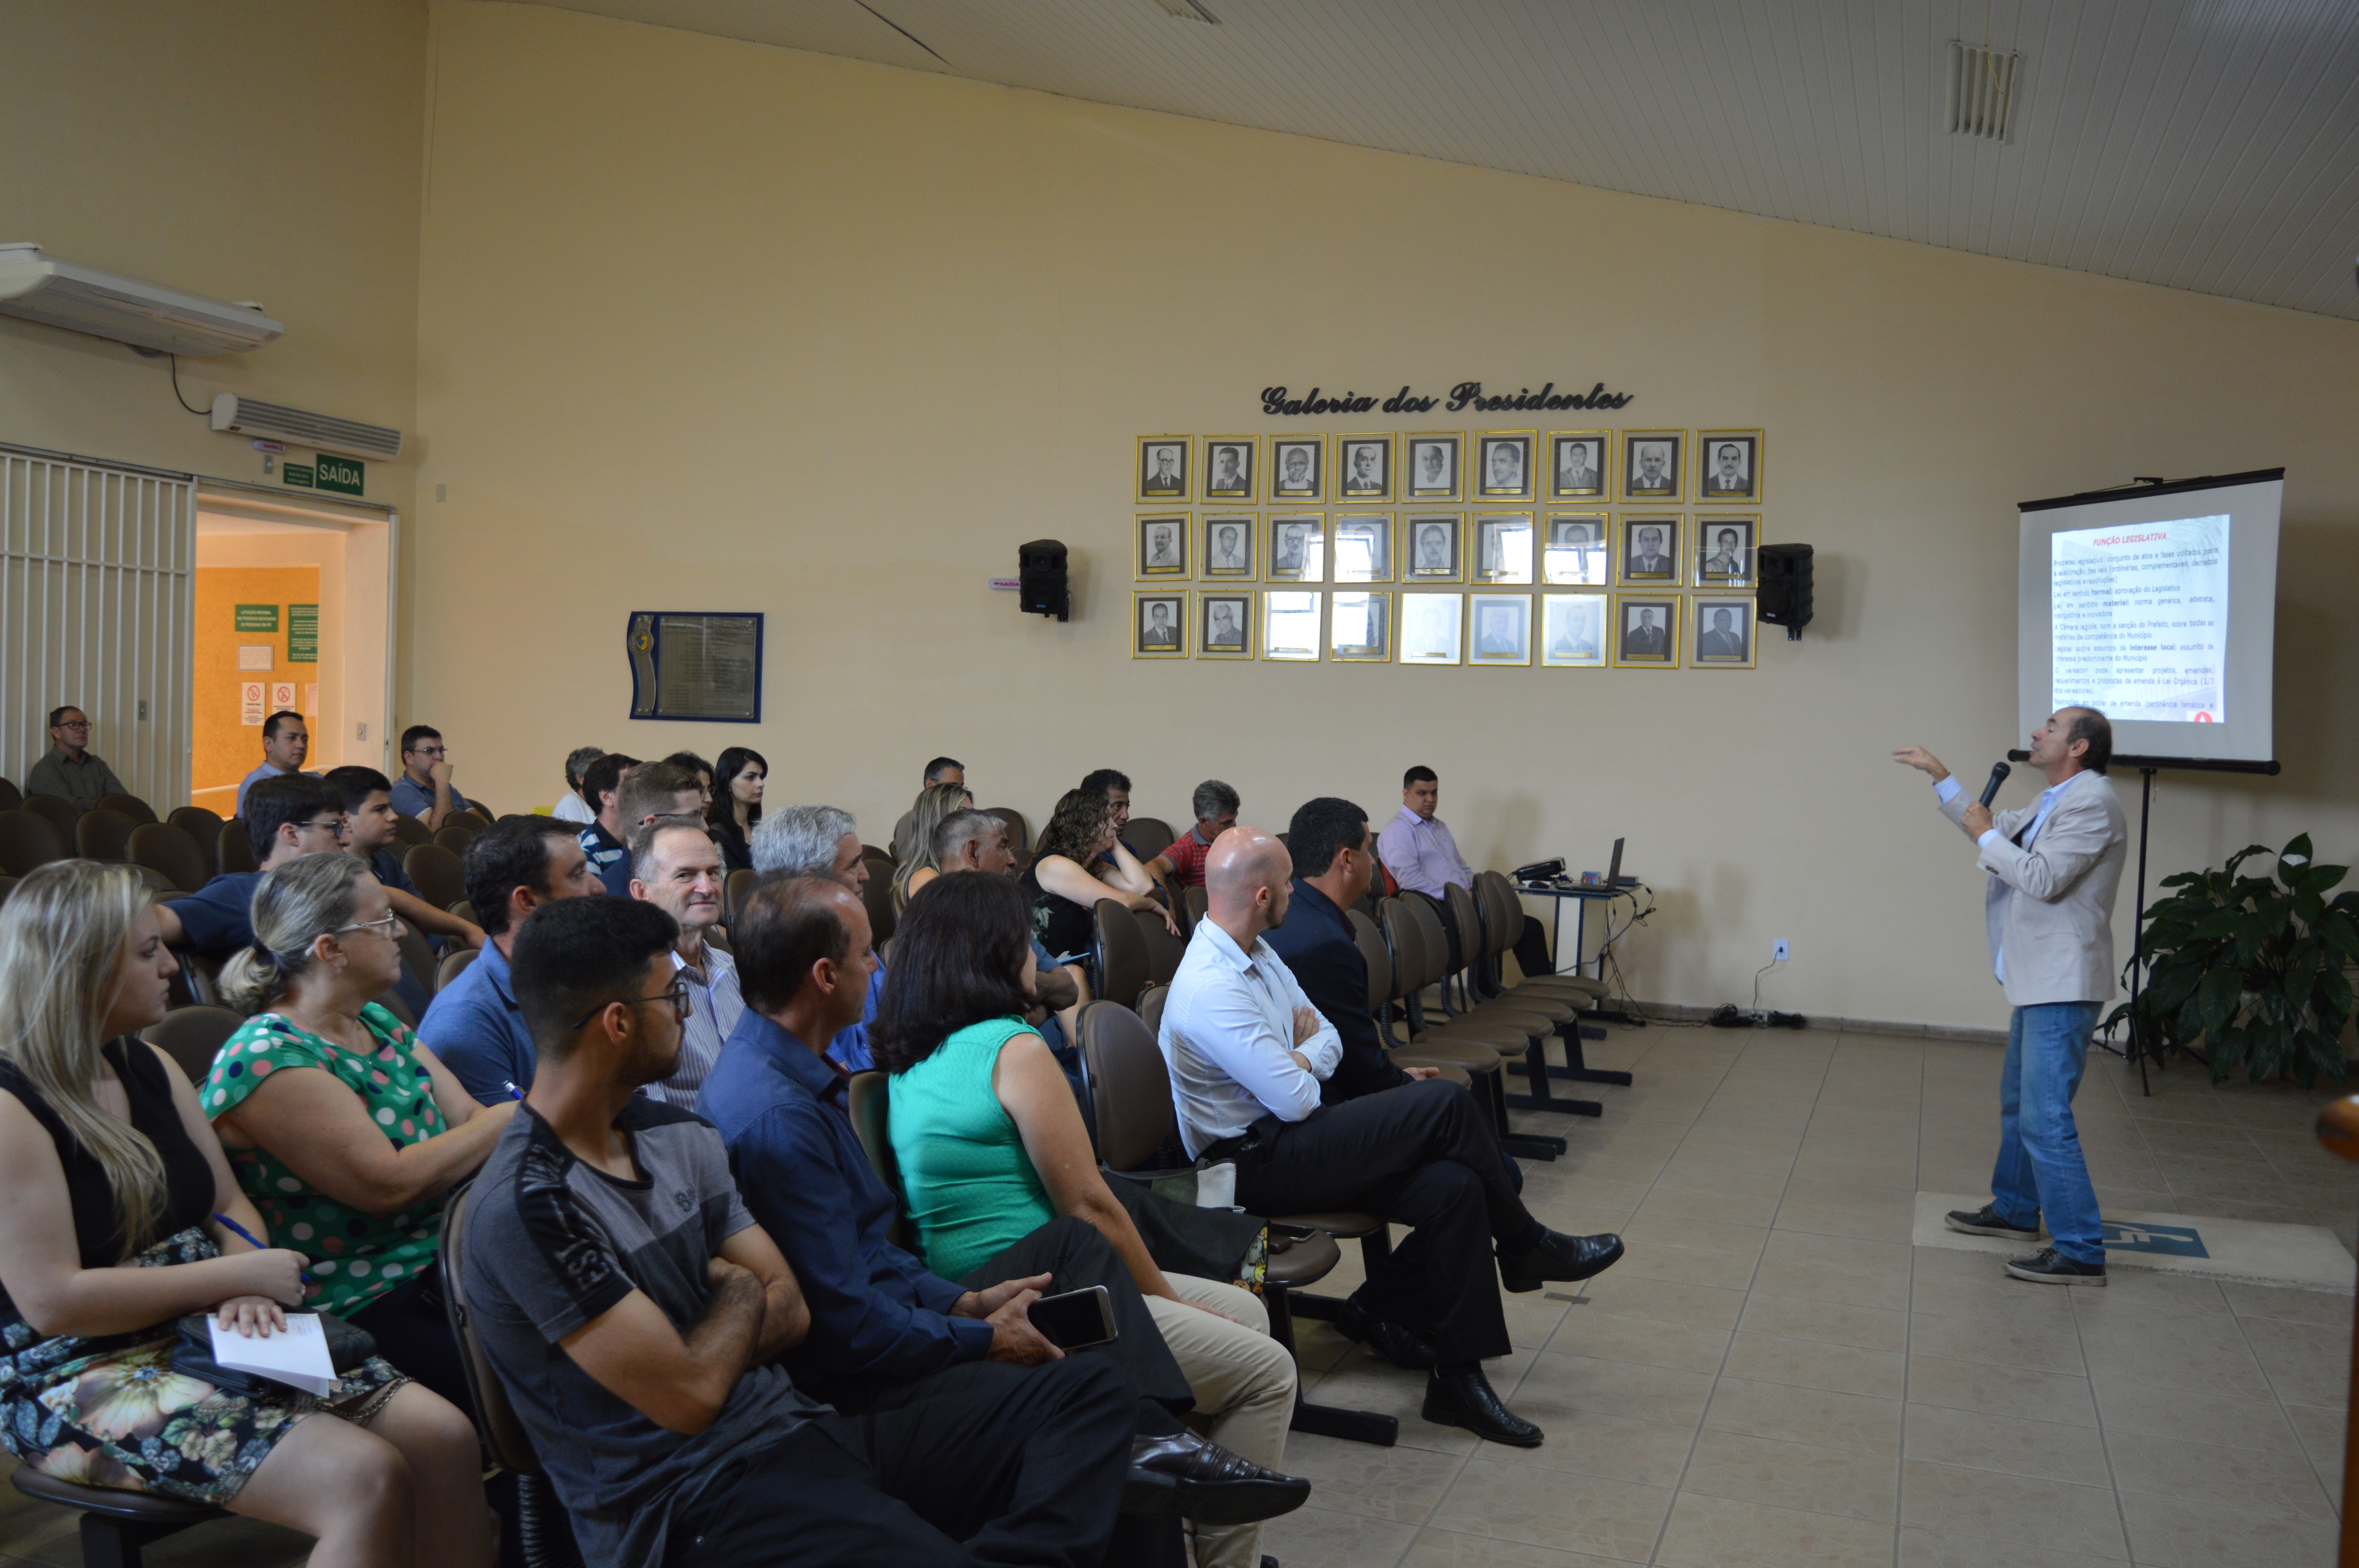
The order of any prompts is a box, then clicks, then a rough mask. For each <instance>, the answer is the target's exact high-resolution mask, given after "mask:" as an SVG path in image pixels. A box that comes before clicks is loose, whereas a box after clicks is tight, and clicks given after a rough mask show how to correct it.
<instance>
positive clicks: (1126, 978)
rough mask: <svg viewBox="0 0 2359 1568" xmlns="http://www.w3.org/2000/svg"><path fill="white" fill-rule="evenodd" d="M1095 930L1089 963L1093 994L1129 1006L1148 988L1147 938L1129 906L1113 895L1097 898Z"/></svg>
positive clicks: (1091, 914) (1092, 922)
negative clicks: (1117, 900)
mask: <svg viewBox="0 0 2359 1568" xmlns="http://www.w3.org/2000/svg"><path fill="white" fill-rule="evenodd" d="M1090 923H1091V925H1092V926H1093V928H1094V929H1095V931H1096V940H1095V941H1094V943H1093V946H1094V947H1095V949H1096V951H1095V954H1094V956H1093V959H1092V962H1091V964H1090V994H1091V995H1092V996H1094V997H1102V998H1103V999H1104V1000H1107V1001H1112V1002H1119V1003H1120V1004H1121V1005H1123V1006H1124V1007H1130V1006H1132V1005H1133V1004H1135V1003H1136V1001H1137V1000H1138V993H1139V992H1140V991H1143V990H1145V989H1147V978H1148V976H1147V967H1148V959H1147V938H1146V937H1145V936H1143V935H1139V930H1138V922H1137V921H1136V919H1134V918H1133V917H1132V915H1131V913H1130V910H1129V908H1128V907H1127V906H1125V905H1123V904H1119V903H1115V902H1114V900H1112V899H1110V898H1102V899H1100V900H1098V902H1097V905H1096V907H1095V908H1094V909H1093V910H1092V911H1091V913H1090Z"/></svg>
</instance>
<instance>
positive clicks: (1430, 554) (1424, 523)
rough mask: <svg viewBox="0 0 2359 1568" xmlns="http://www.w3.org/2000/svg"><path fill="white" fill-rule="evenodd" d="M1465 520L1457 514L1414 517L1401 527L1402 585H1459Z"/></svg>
mask: <svg viewBox="0 0 2359 1568" xmlns="http://www.w3.org/2000/svg"><path fill="white" fill-rule="evenodd" d="M1465 521H1466V520H1465V519H1464V518H1462V517H1461V516H1460V515H1458V514H1456V513H1454V512H1427V513H1414V512H1413V513H1411V514H1409V515H1408V521H1407V522H1405V523H1403V524H1401V549H1402V555H1401V580H1402V581H1403V582H1459V581H1462V580H1463V579H1464V578H1465V575H1466V574H1465V571H1464V569H1463V568H1462V564H1461V563H1460V561H1459V558H1458V535H1459V534H1460V532H1461V530H1462V528H1463V526H1464V524H1465Z"/></svg>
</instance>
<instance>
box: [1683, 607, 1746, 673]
mask: <svg viewBox="0 0 2359 1568" xmlns="http://www.w3.org/2000/svg"><path fill="white" fill-rule="evenodd" d="M1688 612H1689V613H1690V615H1692V616H1693V617H1694V618H1695V632H1694V642H1693V643H1690V646H1689V648H1688V668H1690V669H1691V670H1749V669H1751V668H1752V667H1753V596H1752V595H1751V594H1749V593H1730V594H1718V593H1699V594H1697V595H1696V596H1695V597H1694V598H1693V599H1691V600H1689V601H1688Z"/></svg>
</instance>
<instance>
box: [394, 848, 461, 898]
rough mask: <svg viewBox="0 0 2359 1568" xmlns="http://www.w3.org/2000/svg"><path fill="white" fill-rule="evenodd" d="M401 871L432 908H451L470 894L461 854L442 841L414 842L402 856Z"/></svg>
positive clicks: (420, 896)
mask: <svg viewBox="0 0 2359 1568" xmlns="http://www.w3.org/2000/svg"><path fill="white" fill-rule="evenodd" d="M401 870H402V873H403V874H404V875H406V876H407V877H408V878H409V881H410V885H411V886H413V887H415V888H416V889H417V890H418V896H419V898H421V899H423V900H424V901H425V902H426V903H428V904H429V906H430V907H432V908H435V909H448V908H450V907H451V905H452V904H454V903H458V902H459V901H460V900H461V899H462V898H464V897H466V896H467V876H466V872H465V871H464V869H463V868H462V866H461V865H460V862H459V857H458V856H456V855H454V854H452V853H451V851H450V850H448V849H444V848H442V846H441V845H440V844H413V845H411V846H410V849H409V852H408V854H406V855H404V856H402V858H401Z"/></svg>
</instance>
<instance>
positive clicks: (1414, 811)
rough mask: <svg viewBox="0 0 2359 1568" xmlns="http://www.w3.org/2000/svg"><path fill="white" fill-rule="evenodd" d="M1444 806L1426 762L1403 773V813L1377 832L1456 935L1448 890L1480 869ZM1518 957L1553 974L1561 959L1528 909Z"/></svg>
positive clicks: (1400, 876) (1396, 877) (1406, 886)
mask: <svg viewBox="0 0 2359 1568" xmlns="http://www.w3.org/2000/svg"><path fill="white" fill-rule="evenodd" d="M1440 808H1441V781H1440V779H1439V778H1438V777H1436V776H1435V774H1434V771H1433V770H1432V769H1431V768H1429V767H1425V766H1423V765H1422V764H1420V765H1419V766H1417V767H1414V768H1411V769H1409V771H1408V772H1407V773H1403V774H1402V775H1401V808H1400V813H1399V815H1398V816H1395V817H1394V818H1393V819H1392V820H1391V821H1390V822H1387V823H1386V824H1385V828H1384V831H1383V832H1381V833H1379V834H1377V835H1376V853H1377V856H1378V857H1379V858H1380V859H1381V860H1383V861H1384V863H1385V870H1386V871H1389V872H1391V873H1392V878H1393V881H1396V882H1397V883H1399V884H1400V886H1401V887H1402V889H1403V890H1404V891H1406V892H1421V893H1423V894H1424V895H1425V896H1426V897H1428V898H1430V899H1431V900H1433V902H1434V903H1437V904H1439V905H1440V909H1441V924H1442V926H1443V927H1444V929H1446V930H1448V931H1449V932H1450V934H1451V937H1452V938H1453V939H1454V938H1455V937H1456V936H1457V935H1458V926H1457V923H1456V922H1454V921H1453V920H1451V917H1450V902H1449V899H1448V897H1447V896H1446V895H1445V893H1444V892H1443V891H1442V890H1443V889H1445V888H1446V887H1449V886H1450V885H1451V884H1453V883H1454V884H1456V885H1457V886H1459V887H1462V888H1471V887H1473V885H1474V869H1473V867H1472V866H1469V865H1468V864H1467V863H1466V857H1465V856H1463V855H1461V854H1460V853H1459V852H1458V840H1457V839H1455V838H1451V836H1450V826H1449V824H1448V823H1445V822H1444V821H1442V820H1441V818H1440V816H1436V815H1434V814H1435V813H1436V812H1438V811H1439V810H1440ZM1516 963H1517V966H1518V967H1519V968H1522V970H1523V971H1524V973H1525V974H1527V975H1545V974H1550V973H1553V972H1554V971H1555V969H1556V963H1555V960H1553V959H1552V958H1550V957H1549V950H1548V933H1547V932H1546V931H1545V930H1543V929H1542V928H1541V926H1540V923H1539V922H1538V921H1537V920H1535V919H1533V918H1532V917H1531V916H1530V915H1528V914H1527V915H1526V916H1524V929H1523V931H1522V932H1521V934H1519V935H1517V938H1516Z"/></svg>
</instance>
